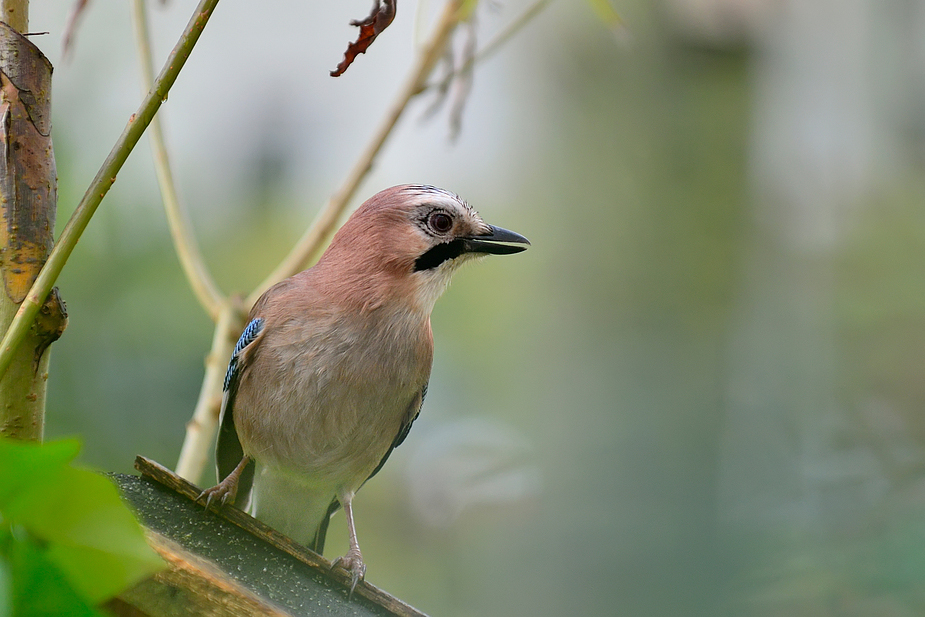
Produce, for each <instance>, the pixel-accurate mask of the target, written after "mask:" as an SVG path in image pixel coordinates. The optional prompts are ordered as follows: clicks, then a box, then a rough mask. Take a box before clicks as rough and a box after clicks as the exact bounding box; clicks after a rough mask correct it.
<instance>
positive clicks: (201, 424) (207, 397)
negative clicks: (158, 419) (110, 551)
mask: <svg viewBox="0 0 925 617" xmlns="http://www.w3.org/2000/svg"><path fill="white" fill-rule="evenodd" d="M246 315H247V310H246V309H244V308H243V307H240V306H235V305H234V304H233V303H232V302H228V303H226V305H225V307H224V308H223V309H222V311H221V313H220V314H219V318H218V322H217V323H216V324H215V334H214V335H213V336H212V349H210V350H209V355H208V356H206V374H205V376H204V377H203V379H202V387H201V388H200V389H199V399H198V400H197V401H196V409H195V410H193V417H192V419H191V420H190V421H189V422H187V423H186V437H185V438H184V439H183V447H182V448H181V450H180V459H179V460H178V461H177V475H179V476H182V477H184V478H186V479H187V480H190V481H192V482H199V481H200V479H201V478H202V472H203V470H205V468H206V463H208V461H209V454H210V452H209V448H210V447H211V446H212V440H213V439H214V438H215V432H216V430H217V429H218V416H219V412H220V411H221V405H222V383H223V381H224V377H225V368H226V367H227V366H228V359H229V358H230V357H231V352H232V350H233V349H234V343H235V341H236V340H237V337H238V335H239V334H240V333H241V329H242V328H243V327H244V317H245V316H246Z"/></svg>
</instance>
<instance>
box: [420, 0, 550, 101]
mask: <svg viewBox="0 0 925 617" xmlns="http://www.w3.org/2000/svg"><path fill="white" fill-rule="evenodd" d="M550 4H552V0H537V1H536V2H534V3H533V4H532V5H530V6H529V7H527V10H526V11H524V12H523V13H522V14H521V15H520V16H519V17H518V18H517V19H515V20H514V21H512V22H511V23H510V24H508V26H507V28H505V29H504V30H502V31H501V32H499V33H498V34H496V35H495V36H494V38H492V39H491V40H490V41H489V42H488V43H486V44H485V46H484V47H483V48H482V49H480V50H479V51H478V52H476V53H475V54H472V55H471V56H469V57H468V58H466V60H465V62H463V64H462V66H460V67H459V68H458V69H456V70H454V71H451V72H450V73H449V74H448V75H446V76H444V78H443V79H441V80H440V81H439V82H435V83H432V84H429V85H428V86H427V89H428V90H430V89H433V88H440V89H441V90H443V89H448V88H449V84H450V82H451V81H453V80H454V79H456V78H457V77H460V76H462V75H466V74H467V73H469V72H470V71H472V68H473V67H474V66H475V65H476V64H478V63H480V62H484V61H485V60H487V59H488V58H489V57H490V56H492V55H493V54H494V53H495V52H497V51H498V50H499V49H501V47H502V46H503V45H504V44H505V43H507V42H508V41H509V40H510V39H511V38H512V37H513V36H514V35H515V34H517V33H518V32H519V31H520V30H521V29H522V28H523V27H524V26H526V25H527V24H528V23H530V21H531V20H533V18H534V17H536V16H537V15H539V14H540V13H541V12H542V11H543V9H545V8H546V7H547V6H548V5H550Z"/></svg>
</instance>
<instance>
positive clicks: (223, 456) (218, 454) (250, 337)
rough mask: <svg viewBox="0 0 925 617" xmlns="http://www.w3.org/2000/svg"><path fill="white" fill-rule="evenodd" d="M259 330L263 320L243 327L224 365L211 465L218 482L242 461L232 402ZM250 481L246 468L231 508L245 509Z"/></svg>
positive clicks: (251, 475)
mask: <svg viewBox="0 0 925 617" xmlns="http://www.w3.org/2000/svg"><path fill="white" fill-rule="evenodd" d="M263 329H264V320H263V319H262V318H260V317H257V318H256V319H252V320H251V322H250V323H249V324H247V327H246V328H244V332H242V333H241V338H239V339H238V342H237V344H236V345H235V346H234V351H233V352H232V353H231V361H230V362H229V363H228V370H227V372H226V373H225V383H224V385H223V387H222V390H223V391H224V393H225V394H224V396H223V397H222V412H221V415H220V416H219V429H218V439H217V441H216V444H215V465H216V468H217V473H218V480H219V482H221V481H222V480H224V479H225V477H227V476H228V474H230V473H231V472H232V471H233V470H234V468H235V467H236V466H237V465H238V463H240V462H241V459H242V458H243V457H244V449H243V448H242V447H241V441H240V440H239V439H238V431H237V429H235V426H234V401H235V395H236V394H237V392H238V384H239V383H240V382H241V374H242V373H243V372H244V370H245V369H246V368H247V365H248V363H249V361H250V360H251V358H252V357H253V352H254V350H255V349H256V347H257V343H258V341H259V339H260V335H261V334H262V333H263ZM253 481H254V467H253V466H252V465H249V466H248V467H247V468H245V470H244V473H242V474H241V478H240V480H239V482H238V498H237V499H236V500H235V505H237V506H238V507H242V506H243V505H245V502H246V501H247V497H248V495H249V494H250V489H251V485H252V484H253Z"/></svg>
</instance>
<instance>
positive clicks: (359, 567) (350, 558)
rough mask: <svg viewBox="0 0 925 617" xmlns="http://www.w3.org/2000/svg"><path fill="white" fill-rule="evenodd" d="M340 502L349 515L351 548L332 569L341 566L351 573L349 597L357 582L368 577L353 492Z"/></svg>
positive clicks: (348, 524)
mask: <svg viewBox="0 0 925 617" xmlns="http://www.w3.org/2000/svg"><path fill="white" fill-rule="evenodd" d="M340 502H341V503H342V504H343V506H344V515H345V516H346V517H347V533H348V535H349V538H350V548H349V549H348V550H347V554H346V555H344V556H343V557H338V558H337V559H335V560H334V563H332V564H331V569H332V570H333V569H334V568H341V569H343V570H346V571H347V574H349V575H350V592H349V593H348V594H347V597H348V598H349V597H350V596H352V595H353V590H354V589H356V586H357V583H359V582H360V581H362V580H363V579H364V578H365V577H366V564H365V563H363V555H361V554H360V544H359V543H358V542H357V531H356V527H355V526H354V524H353V493H347V494H346V495H341V496H340Z"/></svg>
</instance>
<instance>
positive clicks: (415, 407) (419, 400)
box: [364, 384, 427, 484]
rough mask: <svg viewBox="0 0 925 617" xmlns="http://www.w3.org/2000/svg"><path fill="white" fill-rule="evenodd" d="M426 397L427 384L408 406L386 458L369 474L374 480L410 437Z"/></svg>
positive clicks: (367, 479)
mask: <svg viewBox="0 0 925 617" xmlns="http://www.w3.org/2000/svg"><path fill="white" fill-rule="evenodd" d="M426 395H427V384H424V387H423V388H421V390H420V392H418V393H417V394H416V395H415V397H414V398H413V399H412V400H411V403H410V404H409V405H408V411H407V412H405V419H404V420H402V423H401V426H400V427H399V429H398V434H397V435H395V439H393V440H392V445H391V446H389V449H388V451H387V452H386V453H385V456H383V457H382V460H381V461H379V464H378V465H376V468H375V469H373V472H372V473H371V474H369V478H372V477H373V476H374V475H376V474H377V473H379V470H380V469H382V466H383V465H385V462H386V461H387V460H389V455H390V454H392V450H394V449H395V448H397V447H398V446H400V445H401V444H402V442H403V441H404V440H405V437H407V436H408V433H409V432H410V431H411V425H412V424H414V421H415V420H416V419H417V417H418V414H419V413H421V405H423V404H424V397H425V396H426ZM369 478H366V481H365V482H364V484H365V483H366V482H368V481H369Z"/></svg>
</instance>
